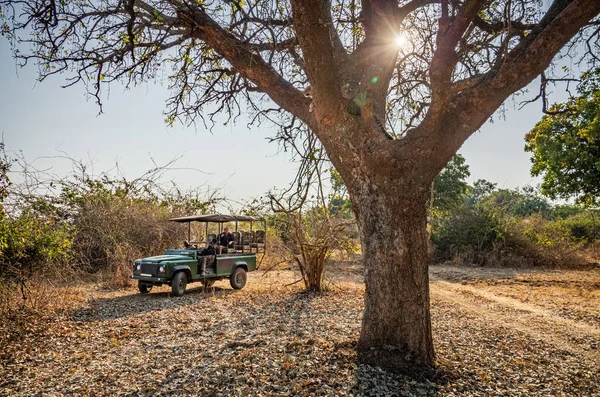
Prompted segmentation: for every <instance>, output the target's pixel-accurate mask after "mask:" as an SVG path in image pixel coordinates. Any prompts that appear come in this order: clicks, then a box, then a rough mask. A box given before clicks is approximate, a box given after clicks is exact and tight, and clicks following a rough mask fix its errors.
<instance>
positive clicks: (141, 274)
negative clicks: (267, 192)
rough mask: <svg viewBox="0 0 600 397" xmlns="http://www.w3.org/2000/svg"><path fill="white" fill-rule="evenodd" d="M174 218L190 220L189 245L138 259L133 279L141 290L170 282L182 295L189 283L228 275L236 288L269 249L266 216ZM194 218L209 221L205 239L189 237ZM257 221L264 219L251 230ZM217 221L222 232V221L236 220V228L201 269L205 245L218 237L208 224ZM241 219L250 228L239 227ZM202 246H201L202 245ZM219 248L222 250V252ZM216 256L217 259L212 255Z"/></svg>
mask: <svg viewBox="0 0 600 397" xmlns="http://www.w3.org/2000/svg"><path fill="white" fill-rule="evenodd" d="M171 221H173V222H180V223H188V240H187V241H186V242H187V243H188V246H187V247H186V248H184V249H168V250H166V251H165V252H164V254H163V255H159V256H152V257H149V258H143V259H138V260H136V261H135V262H134V263H133V275H132V276H131V278H132V279H135V280H138V289H139V291H140V292H141V293H147V292H150V290H151V289H152V287H153V286H155V285H157V286H161V285H163V284H168V285H170V286H171V288H172V291H173V295H175V296H182V295H183V294H184V293H185V289H186V287H187V285H188V284H189V283H193V282H200V283H202V284H203V285H204V286H205V287H210V286H212V285H213V284H214V282H215V281H217V280H221V279H224V278H228V279H229V282H230V284H231V287H232V288H234V289H241V288H244V286H245V285H246V280H247V274H248V272H252V271H254V270H256V269H257V263H256V258H257V255H260V254H262V255H263V257H264V253H265V250H266V233H265V229H266V222H265V219H264V218H257V217H250V216H240V215H223V214H212V215H197V216H187V217H182V218H174V219H171ZM191 222H203V223H205V224H206V233H205V236H206V242H201V243H199V242H193V241H190V235H191V227H190V225H191ZM256 222H261V223H262V225H263V227H264V229H262V230H256V231H254V230H252V229H253V225H254V223H256ZM211 223H212V224H214V223H216V224H217V226H218V231H219V234H220V233H221V231H222V227H223V224H225V223H235V232H233V233H231V237H230V240H231V241H229V243H228V245H227V246H226V247H223V248H221V249H217V253H215V254H214V255H210V257H211V258H210V260H208V261H207V262H208V264H207V265H206V268H205V271H204V273H202V270H201V269H202V261H203V260H204V258H205V256H203V255H201V253H202V249H203V248H204V247H203V245H205V244H208V243H209V242H210V241H211V240H213V239H215V237H216V236H217V235H216V234H209V233H208V231H209V228H208V225H209V224H211ZM240 223H249V224H250V228H249V230H247V231H241V230H238V225H239V224H240ZM200 246H202V247H200ZM219 252H220V253H219ZM213 256H214V259H213V258H212V257H213Z"/></svg>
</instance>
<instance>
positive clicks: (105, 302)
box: [72, 284, 236, 322]
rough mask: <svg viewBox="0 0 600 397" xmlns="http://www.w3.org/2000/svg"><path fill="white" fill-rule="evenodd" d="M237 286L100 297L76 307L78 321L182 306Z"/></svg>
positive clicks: (228, 292) (202, 287) (101, 319)
mask: <svg viewBox="0 0 600 397" xmlns="http://www.w3.org/2000/svg"><path fill="white" fill-rule="evenodd" d="M235 292H236V291H235V290H232V289H227V288H221V287H209V288H205V287H204V286H202V285H200V284H198V286H197V287H193V288H190V289H187V290H186V292H185V295H184V296H182V297H175V296H172V294H171V291H170V290H161V291H152V292H150V293H148V294H140V293H137V292H136V293H132V294H130V295H122V296H118V297H114V298H97V299H93V300H91V301H90V302H89V304H88V305H87V306H86V307H84V308H81V309H77V310H74V311H73V313H72V314H73V318H74V319H75V320H77V321H83V322H94V321H104V320H114V319H118V318H122V317H129V316H133V315H139V314H144V313H150V312H155V311H159V310H164V309H170V308H174V307H180V306H189V305H193V304H195V303H197V302H199V301H201V300H203V299H206V298H208V297H214V296H217V297H218V296H223V295H229V294H233V293H235Z"/></svg>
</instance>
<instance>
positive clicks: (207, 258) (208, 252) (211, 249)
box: [198, 239, 217, 274]
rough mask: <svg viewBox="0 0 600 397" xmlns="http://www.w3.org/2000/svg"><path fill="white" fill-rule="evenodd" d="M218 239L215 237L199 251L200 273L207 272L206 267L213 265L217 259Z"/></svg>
mask: <svg viewBox="0 0 600 397" xmlns="http://www.w3.org/2000/svg"><path fill="white" fill-rule="evenodd" d="M216 243H217V240H215V239H213V240H212V241H211V242H210V243H208V246H207V247H206V248H204V249H203V250H202V251H200V252H198V263H199V264H200V274H206V267H207V266H209V267H210V266H211V265H212V264H213V262H214V260H215V244H216Z"/></svg>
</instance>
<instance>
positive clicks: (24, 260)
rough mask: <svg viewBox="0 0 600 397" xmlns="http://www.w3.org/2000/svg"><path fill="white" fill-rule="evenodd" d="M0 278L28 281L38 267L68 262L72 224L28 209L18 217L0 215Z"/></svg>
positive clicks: (38, 269) (70, 251)
mask: <svg viewBox="0 0 600 397" xmlns="http://www.w3.org/2000/svg"><path fill="white" fill-rule="evenodd" d="M0 217H1V218H0V278H1V279H3V280H5V282H6V281H15V282H17V283H21V284H22V283H24V281H25V280H26V279H27V278H29V277H30V276H31V275H33V274H34V273H35V272H36V271H38V272H42V271H45V270H47V269H46V267H47V266H49V265H52V264H61V265H65V264H66V263H67V261H68V259H69V258H70V257H71V254H72V250H71V248H72V243H73V238H72V233H71V229H70V227H69V226H68V225H64V224H57V223H56V221H55V220H53V219H48V218H45V217H43V216H42V215H41V214H39V213H37V212H36V211H34V210H32V209H31V208H27V209H25V210H24V211H23V212H21V213H20V214H19V215H18V216H16V217H10V216H8V215H7V214H3V215H0Z"/></svg>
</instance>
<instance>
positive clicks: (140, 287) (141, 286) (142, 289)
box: [138, 280, 152, 294]
mask: <svg viewBox="0 0 600 397" xmlns="http://www.w3.org/2000/svg"><path fill="white" fill-rule="evenodd" d="M138 290H139V291H140V292H141V293H142V294H147V293H148V292H150V291H152V285H150V284H146V283H144V282H142V280H139V281H138Z"/></svg>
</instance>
